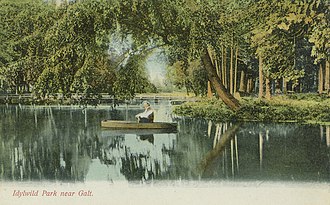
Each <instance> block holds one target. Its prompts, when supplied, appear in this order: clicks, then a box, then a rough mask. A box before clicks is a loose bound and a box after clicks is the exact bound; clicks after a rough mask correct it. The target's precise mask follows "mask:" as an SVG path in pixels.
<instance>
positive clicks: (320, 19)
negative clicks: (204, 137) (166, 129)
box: [0, 0, 330, 110]
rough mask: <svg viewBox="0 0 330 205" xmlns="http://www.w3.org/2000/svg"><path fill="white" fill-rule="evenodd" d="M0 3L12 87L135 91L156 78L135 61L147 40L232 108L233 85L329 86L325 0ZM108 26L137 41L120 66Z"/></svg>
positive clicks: (3, 57)
mask: <svg viewBox="0 0 330 205" xmlns="http://www.w3.org/2000/svg"><path fill="white" fill-rule="evenodd" d="M0 2H1V11H0V12H1V17H0V18H1V25H0V26H1V28H0V29H1V34H0V38H1V45H0V46H1V47H0V52H1V53H0V63H1V64H0V66H1V73H0V75H1V82H2V87H6V86H7V87H8V88H10V89H11V90H12V88H13V87H15V89H16V91H17V92H21V91H22V90H29V89H32V90H30V91H33V92H35V93H41V94H42V95H45V94H47V93H54V92H61V93H64V94H71V93H73V92H78V91H79V92H81V91H83V92H87V93H90V92H92V93H93V92H95V93H97V92H103V91H107V92H110V93H112V94H114V95H124V96H129V95H131V94H133V95H134V93H135V92H141V91H144V90H145V89H147V88H150V87H152V86H150V84H149V83H148V80H147V78H146V75H145V73H143V70H139V69H136V68H140V67H141V66H139V65H140V64H141V62H142V61H141V59H143V58H144V56H146V54H145V53H148V48H150V45H153V46H155V45H156V46H159V47H162V48H163V49H164V51H165V52H166V55H167V57H168V59H169V62H170V64H171V66H170V68H169V75H168V76H170V77H171V81H172V82H173V83H174V84H176V85H178V86H184V87H187V88H188V89H190V90H191V91H193V92H194V93H195V94H197V95H199V94H202V95H205V94H206V87H207V85H208V83H207V79H208V80H209V82H210V83H209V85H211V86H212V88H213V91H214V92H215V93H216V95H217V96H219V97H220V98H221V99H222V100H223V101H224V102H225V103H226V104H227V105H228V106H229V107H231V108H232V109H234V110H235V109H238V108H239V107H240V103H239V101H238V100H237V99H235V97H234V96H233V95H234V94H235V93H236V92H237V91H240V92H241V93H251V92H256V91H258V94H259V97H266V98H268V99H270V98H271V95H272V94H274V93H276V92H277V93H287V92H289V91H294V92H319V93H329V90H330V80H329V78H330V77H329V76H330V71H329V69H330V68H329V67H330V65H329V61H330V57H329V56H330V55H329V53H330V49H329V47H330V44H329V42H330V40H329V38H330V37H329V36H330V34H329V33H330V27H329V21H330V20H329V19H330V13H329V6H330V5H329V2H328V1H326V0H300V1H297V0H241V1H232V0H222V1H219V0H207V1H199V0H174V1H173V0H80V1H78V2H76V3H74V1H71V3H70V4H62V5H60V6H56V5H55V4H51V3H49V2H48V3H46V2H43V1H40V2H37V3H36V1H28V0H26V1H23V0H17V1H14V3H12V1H4V0H1V1H0ZM113 33H119V34H120V35H121V36H122V38H123V39H125V38H126V37H127V36H130V37H131V38H132V42H133V43H132V48H131V49H130V51H129V52H127V53H126V54H127V55H128V56H129V59H130V60H128V61H126V62H125V63H123V64H120V65H121V67H120V66H119V69H118V66H117V65H118V62H120V60H119V59H120V58H121V56H117V57H115V56H114V55H113V54H111V53H109V52H108V51H109V46H108V45H109V42H110V41H111V38H110V36H111V34H113ZM144 51H147V52H144ZM116 60H117V61H116ZM133 64H134V65H133ZM137 79H139V81H137ZM140 80H141V81H143V82H141V81H140ZM209 87H210V86H209Z"/></svg>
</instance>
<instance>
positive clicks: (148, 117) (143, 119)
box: [135, 101, 154, 123]
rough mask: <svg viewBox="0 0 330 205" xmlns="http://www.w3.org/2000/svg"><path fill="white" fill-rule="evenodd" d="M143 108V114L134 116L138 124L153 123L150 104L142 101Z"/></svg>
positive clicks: (152, 111)
mask: <svg viewBox="0 0 330 205" xmlns="http://www.w3.org/2000/svg"><path fill="white" fill-rule="evenodd" d="M143 108H144V112H141V113H139V114H137V115H135V117H136V118H137V119H138V122H140V123H148V122H149V123H150V122H154V109H152V108H151V106H150V103H149V102H147V101H144V102H143Z"/></svg>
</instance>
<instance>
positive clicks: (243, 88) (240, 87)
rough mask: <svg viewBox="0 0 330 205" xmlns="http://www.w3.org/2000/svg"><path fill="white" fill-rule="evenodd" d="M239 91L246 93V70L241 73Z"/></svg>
mask: <svg viewBox="0 0 330 205" xmlns="http://www.w3.org/2000/svg"><path fill="white" fill-rule="evenodd" d="M239 91H240V92H246V84H245V72H244V70H242V71H241V77H240V81H239Z"/></svg>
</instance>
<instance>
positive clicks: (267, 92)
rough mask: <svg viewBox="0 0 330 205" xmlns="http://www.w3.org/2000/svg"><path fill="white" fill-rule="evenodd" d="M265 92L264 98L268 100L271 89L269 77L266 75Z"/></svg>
mask: <svg viewBox="0 0 330 205" xmlns="http://www.w3.org/2000/svg"><path fill="white" fill-rule="evenodd" d="M265 83H266V94H265V98H266V99H267V100H270V98H271V96H272V94H271V92H270V91H271V89H270V80H269V77H268V76H267V77H266V82H265Z"/></svg>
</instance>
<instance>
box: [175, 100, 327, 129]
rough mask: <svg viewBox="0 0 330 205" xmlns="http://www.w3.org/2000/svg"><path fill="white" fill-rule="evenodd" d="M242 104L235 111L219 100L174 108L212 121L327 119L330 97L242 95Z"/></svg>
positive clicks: (189, 103)
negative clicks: (260, 96) (262, 96)
mask: <svg viewBox="0 0 330 205" xmlns="http://www.w3.org/2000/svg"><path fill="white" fill-rule="evenodd" d="M240 102H241V104H242V107H241V108H240V109H239V110H238V111H236V112H234V111H232V110H230V109H228V107H227V106H226V105H225V104H224V103H223V102H222V101H221V100H216V99H212V100H209V99H203V100H201V101H199V102H188V103H185V104H183V105H180V106H177V107H175V108H174V113H175V114H177V115H179V116H189V117H197V118H205V119H210V120H214V121H220V122H225V121H260V122H284V121H285V122H289V121H290V122H303V123H313V122H314V123H322V122H323V123H324V122H330V98H329V97H326V96H318V95H312V94H298V95H288V96H276V97H273V98H272V100H270V101H266V100H260V99H257V98H242V99H241V100H240Z"/></svg>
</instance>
